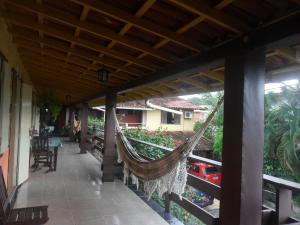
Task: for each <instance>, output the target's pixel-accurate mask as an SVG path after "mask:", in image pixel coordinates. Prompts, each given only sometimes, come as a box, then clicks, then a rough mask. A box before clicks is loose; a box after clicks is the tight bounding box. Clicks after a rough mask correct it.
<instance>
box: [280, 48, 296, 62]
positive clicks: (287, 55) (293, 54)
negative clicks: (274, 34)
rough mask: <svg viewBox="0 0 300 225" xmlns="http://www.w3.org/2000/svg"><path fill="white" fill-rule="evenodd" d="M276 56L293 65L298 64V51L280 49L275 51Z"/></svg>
mask: <svg viewBox="0 0 300 225" xmlns="http://www.w3.org/2000/svg"><path fill="white" fill-rule="evenodd" d="M277 52H278V54H279V55H281V56H284V57H285V58H288V59H290V60H292V61H294V62H295V63H300V51H299V50H298V49H294V48H282V49H278V50H277Z"/></svg>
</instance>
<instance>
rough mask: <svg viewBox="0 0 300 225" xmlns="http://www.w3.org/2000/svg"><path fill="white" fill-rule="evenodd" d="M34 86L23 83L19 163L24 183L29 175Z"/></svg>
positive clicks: (21, 179)
mask: <svg viewBox="0 0 300 225" xmlns="http://www.w3.org/2000/svg"><path fill="white" fill-rule="evenodd" d="M31 106H32V86H31V85H28V84H25V83H22V108H21V123H20V151H19V165H18V177H17V179H18V184H21V183H23V182H24V181H26V180H27V179H28V176H29V155H30V137H29V129H30V128H31V119H32V118H31V117H32V114H31V110H32V107H31Z"/></svg>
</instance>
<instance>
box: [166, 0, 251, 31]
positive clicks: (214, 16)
mask: <svg viewBox="0 0 300 225" xmlns="http://www.w3.org/2000/svg"><path fill="white" fill-rule="evenodd" d="M170 1H171V2H172V3H173V4H176V5H178V6H180V7H182V8H184V9H186V10H189V11H190V12H193V13H195V14H198V15H200V16H203V17H205V19H208V20H210V21H212V22H214V23H215V24H218V25H219V26H221V27H223V28H226V29H228V30H230V31H233V32H235V33H237V34H242V33H245V32H248V31H250V30H251V29H250V27H248V26H247V25H246V24H244V23H242V22H241V21H240V20H238V19H236V18H234V17H231V16H229V15H226V14H224V13H222V12H220V11H218V10H217V9H213V8H211V7H210V6H209V5H208V4H207V3H206V2H204V1H196V0H189V1H185V0H170Z"/></svg>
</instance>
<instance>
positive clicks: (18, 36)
mask: <svg viewBox="0 0 300 225" xmlns="http://www.w3.org/2000/svg"><path fill="white" fill-rule="evenodd" d="M12 35H13V36H14V42H15V43H16V44H20V45H22V46H24V45H26V43H27V45H30V43H31V42H33V43H34V42H36V43H41V44H43V45H45V46H48V47H50V48H54V49H57V50H59V51H64V52H66V53H68V52H69V53H71V54H72V55H76V56H78V57H80V58H84V59H87V60H93V61H95V62H97V63H99V64H101V65H106V66H109V67H112V68H114V69H117V70H120V71H124V72H126V73H129V74H132V75H134V77H138V76H142V75H144V72H143V71H142V70H138V69H134V68H128V67H126V66H123V64H120V63H115V62H112V61H109V60H103V58H101V57H98V56H95V55H93V54H89V53H86V52H83V51H80V50H78V49H72V48H71V47H66V46H65V45H62V44H59V43H56V42H52V41H51V40H45V39H40V38H38V37H35V36H32V35H31V34H24V32H23V31H16V30H14V31H12ZM28 41H30V42H28Z"/></svg>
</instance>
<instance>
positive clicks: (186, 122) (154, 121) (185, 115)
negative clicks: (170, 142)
mask: <svg viewBox="0 0 300 225" xmlns="http://www.w3.org/2000/svg"><path fill="white" fill-rule="evenodd" d="M207 111H208V108H207V107H201V106H197V105H195V104H193V103H192V102H191V101H189V100H184V99H181V98H178V97H170V98H154V99H149V100H147V101H133V102H125V103H119V104H117V116H118V120H119V123H120V125H121V126H122V127H127V128H136V127H143V128H145V129H147V130H149V131H154V130H156V129H157V128H159V127H161V128H163V129H166V130H168V131H193V128H194V124H195V122H196V121H198V120H202V119H203V117H205V116H206V115H207V113H206V112H207Z"/></svg>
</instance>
